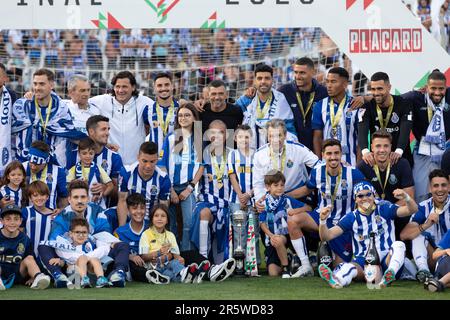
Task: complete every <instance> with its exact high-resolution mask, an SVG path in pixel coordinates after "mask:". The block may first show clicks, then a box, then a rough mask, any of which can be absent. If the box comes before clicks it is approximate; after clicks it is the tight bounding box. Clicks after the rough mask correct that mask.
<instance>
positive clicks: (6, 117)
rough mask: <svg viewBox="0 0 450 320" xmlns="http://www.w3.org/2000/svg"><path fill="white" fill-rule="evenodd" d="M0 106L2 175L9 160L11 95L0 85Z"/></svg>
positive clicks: (0, 170)
mask: <svg viewBox="0 0 450 320" xmlns="http://www.w3.org/2000/svg"><path fill="white" fill-rule="evenodd" d="M0 90H1V92H0V94H1V95H0V108H1V125H2V130H1V134H2V135H5V137H4V138H3V139H1V141H0V152H1V162H0V174H1V175H3V171H4V169H5V167H6V166H7V165H8V163H10V162H11V138H10V136H11V110H12V97H11V94H10V93H9V91H8V89H6V87H5V86H2V87H0Z"/></svg>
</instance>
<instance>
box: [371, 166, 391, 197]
mask: <svg viewBox="0 0 450 320" xmlns="http://www.w3.org/2000/svg"><path fill="white" fill-rule="evenodd" d="M373 171H375V175H376V176H377V179H378V183H379V184H380V186H381V190H383V194H382V195H381V199H383V200H384V198H385V197H386V194H385V192H384V190H386V186H387V182H388V179H389V174H390V173H391V163H390V162H389V163H388V166H387V170H386V177H385V178H384V183H382V182H381V175H380V168H378V165H377V164H375V165H374V166H373Z"/></svg>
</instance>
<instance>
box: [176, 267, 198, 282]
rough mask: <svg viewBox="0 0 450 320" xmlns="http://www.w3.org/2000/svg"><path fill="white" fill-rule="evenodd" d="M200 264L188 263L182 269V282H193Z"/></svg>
mask: <svg viewBox="0 0 450 320" xmlns="http://www.w3.org/2000/svg"><path fill="white" fill-rule="evenodd" d="M197 270H198V265H197V264H196V263H192V264H190V265H188V266H187V267H186V268H184V269H183V270H181V271H180V276H181V282H182V283H192V280H194V277H195V275H196V274H197Z"/></svg>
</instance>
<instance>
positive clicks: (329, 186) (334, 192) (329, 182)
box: [325, 166, 342, 210]
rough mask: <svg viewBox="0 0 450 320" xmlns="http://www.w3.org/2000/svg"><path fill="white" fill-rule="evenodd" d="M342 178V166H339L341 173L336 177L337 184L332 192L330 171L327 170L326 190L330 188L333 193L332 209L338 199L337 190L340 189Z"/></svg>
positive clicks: (331, 193)
mask: <svg viewBox="0 0 450 320" xmlns="http://www.w3.org/2000/svg"><path fill="white" fill-rule="evenodd" d="M341 179H342V166H341V167H339V174H338V176H337V178H336V184H335V185H334V190H333V192H331V177H330V175H329V174H328V172H326V188H325V190H327V189H328V188H329V190H330V195H331V204H330V205H331V210H333V208H334V201H335V200H336V197H337V192H338V189H339V185H340V184H341Z"/></svg>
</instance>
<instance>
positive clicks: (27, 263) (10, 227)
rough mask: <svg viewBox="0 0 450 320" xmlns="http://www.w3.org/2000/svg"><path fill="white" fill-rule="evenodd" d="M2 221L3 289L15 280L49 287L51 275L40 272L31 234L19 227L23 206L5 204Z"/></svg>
mask: <svg viewBox="0 0 450 320" xmlns="http://www.w3.org/2000/svg"><path fill="white" fill-rule="evenodd" d="M0 217H1V219H0V222H1V223H2V224H3V227H2V228H1V229H0V248H1V253H0V267H1V277H0V290H5V289H7V288H8V289H9V288H11V287H12V286H13V284H15V283H16V284H17V283H19V284H26V285H31V289H46V288H47V287H48V286H49V284H50V277H49V276H47V275H44V274H43V273H41V270H40V269H39V267H38V265H37V264H36V260H35V259H34V256H33V246H32V244H31V240H30V238H28V236H27V235H26V234H25V233H23V232H21V231H19V227H20V225H21V224H22V215H21V210H20V208H19V207H18V206H16V205H13V204H9V205H7V206H6V207H5V208H3V210H2V212H1V215H0Z"/></svg>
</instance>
